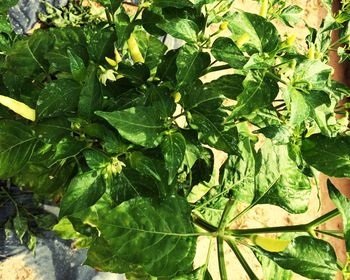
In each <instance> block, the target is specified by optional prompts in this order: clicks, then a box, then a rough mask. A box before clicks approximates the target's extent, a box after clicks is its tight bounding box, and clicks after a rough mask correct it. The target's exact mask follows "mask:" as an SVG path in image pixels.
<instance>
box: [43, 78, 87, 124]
mask: <svg viewBox="0 0 350 280" xmlns="http://www.w3.org/2000/svg"><path fill="white" fill-rule="evenodd" d="M79 91H80V85H79V84H78V83H77V82H75V81H73V80H69V79H60V80H56V81H53V82H51V83H49V84H47V85H46V87H45V88H44V89H43V90H42V91H41V92H40V95H39V98H38V100H37V116H38V118H39V119H41V118H45V117H58V116H62V115H64V114H67V113H72V112H74V111H76V109H77V107H78V100H79Z"/></svg>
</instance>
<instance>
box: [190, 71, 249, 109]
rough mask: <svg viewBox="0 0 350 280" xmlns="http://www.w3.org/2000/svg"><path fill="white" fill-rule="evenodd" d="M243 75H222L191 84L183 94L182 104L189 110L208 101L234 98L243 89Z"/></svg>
mask: <svg viewBox="0 0 350 280" xmlns="http://www.w3.org/2000/svg"><path fill="white" fill-rule="evenodd" d="M243 79H244V76H242V75H238V74H233V75H224V76H221V77H220V78H218V79H216V80H213V81H211V82H209V83H206V84H203V85H200V86H197V87H195V86H191V87H189V88H188V89H186V91H185V94H184V96H183V106H184V108H185V109H187V110H190V109H193V108H196V107H199V106H203V105H205V104H207V103H208V102H210V101H213V100H218V101H219V102H222V101H223V100H224V99H225V98H230V99H236V98H237V96H238V95H239V94H240V93H242V91H243V85H242V83H243Z"/></svg>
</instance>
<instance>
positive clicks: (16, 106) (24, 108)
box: [0, 95, 35, 122]
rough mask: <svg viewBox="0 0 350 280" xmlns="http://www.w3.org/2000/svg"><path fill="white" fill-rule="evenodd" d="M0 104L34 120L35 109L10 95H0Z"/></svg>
mask: <svg viewBox="0 0 350 280" xmlns="http://www.w3.org/2000/svg"><path fill="white" fill-rule="evenodd" d="M0 104H2V105H4V106H5V107H7V108H9V109H10V110H12V111H14V112H15V113H16V114H18V115H21V116H22V117H23V118H25V119H28V120H31V121H33V122H34V121H35V110H34V109H32V108H30V107H29V106H28V105H26V104H24V103H22V102H19V101H17V100H15V99H13V98H11V97H8V96H4V95H0Z"/></svg>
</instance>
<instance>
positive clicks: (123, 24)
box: [114, 9, 134, 49]
mask: <svg viewBox="0 0 350 280" xmlns="http://www.w3.org/2000/svg"><path fill="white" fill-rule="evenodd" d="M114 22H115V27H116V30H118V32H117V42H116V44H117V48H118V49H122V48H123V47H124V44H125V43H126V41H127V40H128V39H129V37H130V34H131V33H132V30H133V27H134V26H133V25H131V24H130V18H129V16H128V14H127V13H126V12H125V11H124V9H120V10H119V11H118V12H117V13H116V14H115V16H114Z"/></svg>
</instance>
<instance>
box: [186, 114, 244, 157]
mask: <svg viewBox="0 0 350 280" xmlns="http://www.w3.org/2000/svg"><path fill="white" fill-rule="evenodd" d="M226 119H227V114H226V112H224V111H222V110H215V111H213V112H210V113H203V112H201V111H199V110H198V111H193V113H192V117H191V119H190V125H191V127H192V128H193V129H195V130H197V131H198V138H199V140H200V141H201V142H202V143H203V144H207V145H209V146H211V147H213V148H216V149H218V150H221V151H224V152H226V153H228V154H238V151H237V144H238V133H237V129H236V128H235V127H230V126H228V125H225V122H226Z"/></svg>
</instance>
